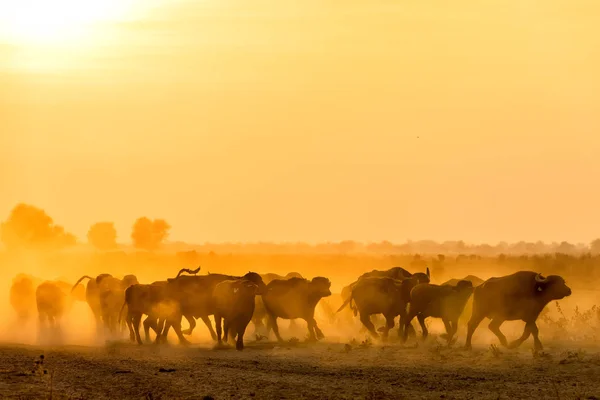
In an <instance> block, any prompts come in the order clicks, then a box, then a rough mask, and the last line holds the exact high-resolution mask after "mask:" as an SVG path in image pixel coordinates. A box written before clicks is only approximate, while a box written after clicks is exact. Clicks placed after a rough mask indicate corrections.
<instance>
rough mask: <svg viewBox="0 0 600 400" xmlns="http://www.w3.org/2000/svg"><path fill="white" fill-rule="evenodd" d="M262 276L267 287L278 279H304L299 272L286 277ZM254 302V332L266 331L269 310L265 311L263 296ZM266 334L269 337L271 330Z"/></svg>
mask: <svg viewBox="0 0 600 400" xmlns="http://www.w3.org/2000/svg"><path fill="white" fill-rule="evenodd" d="M260 276H261V278H262V279H263V282H264V283H265V285H268V284H269V283H271V282H272V281H274V280H276V279H278V280H287V279H290V278H302V275H300V274H299V273H298V272H290V273H288V274H286V275H285V276H282V275H278V274H274V273H268V274H261V275H260ZM254 302H255V307H254V315H253V316H252V323H253V324H254V331H255V332H260V331H264V327H265V324H264V321H265V320H266V319H268V316H267V310H265V304H264V302H263V299H262V297H261V296H256V298H255V299H254ZM292 326H294V320H291V321H290V327H292ZM266 334H267V335H268V334H269V330H267V331H266Z"/></svg>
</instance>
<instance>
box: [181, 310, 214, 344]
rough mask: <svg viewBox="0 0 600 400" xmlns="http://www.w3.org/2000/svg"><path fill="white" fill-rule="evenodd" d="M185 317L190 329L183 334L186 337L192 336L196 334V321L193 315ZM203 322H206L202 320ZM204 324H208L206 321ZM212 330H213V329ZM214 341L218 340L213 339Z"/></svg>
mask: <svg viewBox="0 0 600 400" xmlns="http://www.w3.org/2000/svg"><path fill="white" fill-rule="evenodd" d="M184 317H185V319H187V321H188V323H189V324H190V327H189V328H188V329H185V330H183V331H181V332H183V334H184V335H187V336H190V335H191V334H192V332H194V328H196V319H195V318H194V316H193V315H184ZM202 320H203V321H204V318H202ZM204 323H206V321H204ZM210 329H212V327H211V328H210ZM213 339H214V340H216V338H215V337H213Z"/></svg>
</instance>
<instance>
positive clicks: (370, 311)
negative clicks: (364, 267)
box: [337, 276, 414, 338]
mask: <svg viewBox="0 0 600 400" xmlns="http://www.w3.org/2000/svg"><path fill="white" fill-rule="evenodd" d="M413 287H414V282H413V281H412V280H411V279H405V280H403V281H401V280H398V279H394V278H389V277H378V276H374V277H366V278H361V279H359V280H358V282H356V284H354V286H353V288H352V291H351V293H350V296H349V297H348V299H347V300H346V301H345V302H344V303H343V304H342V306H341V307H340V308H339V309H338V310H337V312H340V311H342V310H343V309H344V307H346V306H347V305H350V309H351V310H352V311H353V312H354V315H355V316H356V315H357V314H359V315H360V321H361V322H362V323H363V325H364V326H365V328H367V330H368V331H369V333H371V335H372V336H373V337H375V338H378V337H379V334H378V333H377V331H376V330H375V326H374V325H373V323H372V322H371V315H375V314H383V316H384V317H385V320H386V324H385V327H384V328H383V329H382V332H383V337H384V338H386V337H387V336H388V332H389V330H390V329H392V328H393V327H394V318H396V316H398V315H399V316H400V332H401V331H402V327H403V324H404V321H405V319H406V305H407V304H408V302H409V300H410V290H411V289H412V288H413ZM353 302H354V304H355V305H352V303H353Z"/></svg>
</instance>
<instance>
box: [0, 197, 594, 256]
mask: <svg viewBox="0 0 600 400" xmlns="http://www.w3.org/2000/svg"><path fill="white" fill-rule="evenodd" d="M170 229H171V226H170V225H169V223H167V221H165V220H164V219H150V218H148V217H145V216H144V217H140V218H138V219H136V220H135V221H134V222H133V224H132V228H131V232H130V235H129V238H130V239H131V245H132V246H133V248H135V249H139V250H145V251H155V250H159V249H161V248H163V249H164V248H170V249H175V250H176V251H177V250H183V249H189V248H193V249H194V250H196V251H199V252H206V253H208V252H217V253H252V254H374V255H388V254H420V255H427V256H433V257H434V258H435V257H436V256H437V255H438V254H439V255H440V257H445V256H455V257H501V256H511V255H536V254H564V255H572V256H578V255H586V254H590V255H600V239H596V240H593V241H592V242H591V243H569V242H567V241H563V242H554V243H544V242H542V241H537V242H525V241H520V242H516V243H507V242H500V243H497V244H493V245H492V244H468V243H465V242H464V241H461V240H458V241H445V242H436V241H433V240H419V241H407V242H405V243H400V244H399V243H392V242H389V241H381V242H376V243H361V242H357V241H352V240H346V241H341V242H329V243H317V244H309V243H266V242H258V243H218V244H217V243H205V244H202V245H191V244H186V243H167V242H166V240H167V238H168V236H169V232H170ZM117 237H118V235H117V230H116V228H115V225H114V223H112V222H108V221H105V222H97V223H94V224H92V225H91V226H90V228H89V231H88V233H87V243H88V244H89V245H90V246H92V247H94V248H96V249H97V250H101V251H110V250H116V249H119V248H120V245H119V243H118V241H117ZM0 240H1V242H2V244H3V246H4V248H5V249H7V250H9V251H10V250H15V249H44V250H50V249H52V250H54V249H64V248H69V247H73V246H76V245H77V244H78V241H77V238H76V237H75V236H74V235H73V234H71V233H69V232H67V231H66V230H65V228H64V227H62V226H61V225H58V224H56V223H55V222H54V220H53V219H52V218H51V217H50V216H49V215H48V214H47V213H46V212H45V211H44V210H43V209H41V208H38V207H35V206H33V205H29V204H24V203H21V204H18V205H16V206H15V207H14V208H13V209H12V210H11V212H10V214H9V215H8V217H7V219H6V220H5V221H4V222H2V224H1V226H0Z"/></svg>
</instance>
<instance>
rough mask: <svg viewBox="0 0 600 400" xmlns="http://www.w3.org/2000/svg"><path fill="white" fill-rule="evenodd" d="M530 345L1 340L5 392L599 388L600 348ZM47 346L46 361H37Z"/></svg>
mask: <svg viewBox="0 0 600 400" xmlns="http://www.w3.org/2000/svg"><path fill="white" fill-rule="evenodd" d="M530 348H531V343H526V344H524V345H523V347H522V348H521V349H519V350H511V351H509V350H504V349H500V352H496V351H494V350H493V349H491V348H489V347H479V348H475V349H474V350H473V351H471V352H466V351H463V350H461V349H459V348H447V347H445V346H441V345H440V344H438V342H437V341H436V340H431V341H429V342H427V343H421V344H420V345H418V347H415V346H414V344H413V345H412V346H408V345H407V346H406V347H403V346H400V345H398V344H389V345H371V346H365V347H363V346H361V344H359V343H354V344H353V345H351V346H350V345H347V344H344V343H327V342H324V343H319V344H315V345H308V344H304V343H299V344H296V345H292V344H290V345H284V346H278V345H275V344H274V343H263V342H254V343H252V342H250V343H248V346H247V348H246V350H245V351H243V352H241V353H240V352H237V351H235V350H232V349H225V350H223V349H221V350H216V349H212V348H211V347H210V344H208V343H207V344H203V345H200V346H197V347H196V346H194V347H190V348H183V347H180V346H176V345H172V346H166V347H155V346H152V345H146V346H142V347H138V346H136V345H130V344H109V345H106V346H102V347H77V346H65V347H57V348H42V347H36V346H26V345H14V344H3V345H0V360H1V362H2V363H1V364H0V398H3V399H4V398H7V399H8V398H15V399H43V398H50V396H52V398H53V399H203V398H214V399H239V398H256V399H283V398H285V399H295V398H305V399H337V398H340V399H344V398H345V399H382V398H389V399H404V398H406V399H459V398H460V399H473V398H477V399H531V398H540V399H542V398H543V399H577V398H580V399H595V398H600V348H598V347H587V348H584V349H580V348H579V347H578V346H577V345H574V344H573V343H571V344H569V343H566V344H559V343H547V344H546V350H545V352H543V353H541V354H538V355H534V354H533V353H532V352H531V350H530ZM41 354H44V355H45V359H44V364H43V366H41V367H36V365H35V361H36V360H38V359H39V356H40V355H41ZM44 369H45V370H47V371H48V373H47V374H44V372H43V370H44ZM32 371H34V372H33V373H32ZM205 396H208V397H205Z"/></svg>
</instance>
